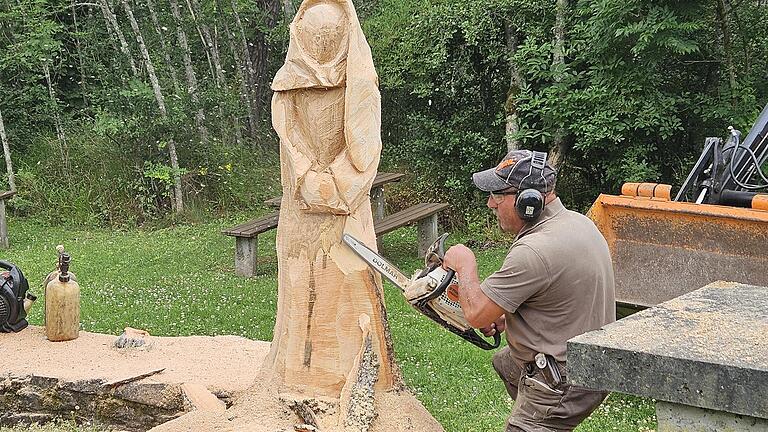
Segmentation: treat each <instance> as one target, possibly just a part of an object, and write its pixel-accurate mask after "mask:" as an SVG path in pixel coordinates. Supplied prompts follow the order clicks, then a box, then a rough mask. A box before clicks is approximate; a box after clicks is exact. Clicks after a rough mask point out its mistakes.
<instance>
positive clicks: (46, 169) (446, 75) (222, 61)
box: [0, 0, 768, 228]
mask: <svg viewBox="0 0 768 432" xmlns="http://www.w3.org/2000/svg"><path fill="white" fill-rule="evenodd" d="M298 3H299V2H298V1H292V0H253V1H243V0H1V1H0V138H1V139H2V143H3V149H4V154H5V162H6V163H5V168H6V169H5V172H6V175H4V176H2V180H0V190H9V189H14V190H16V191H17V192H18V193H17V195H16V196H15V197H14V198H13V200H11V201H10V202H9V209H10V211H11V212H12V214H13V215H15V216H22V217H34V218H39V219H41V220H45V221H48V222H51V223H54V224H58V223H62V222H66V223H67V224H77V225H99V226H111V227H129V226H137V225H145V224H148V223H158V222H159V223H164V222H165V221H169V220H170V221H176V220H179V216H178V215H185V216H190V215H191V216H194V215H202V216H203V217H205V215H212V214H217V213H220V212H228V211H242V210H246V211H250V210H254V209H257V208H260V207H262V206H263V204H262V202H263V200H264V199H267V198H271V197H273V196H276V195H279V194H280V185H279V157H278V141H277V138H276V136H275V134H274V133H273V131H272V127H271V121H270V100H271V90H270V88H269V85H270V81H271V79H272V77H273V76H274V74H275V72H276V71H277V69H278V68H279V67H280V65H281V64H282V62H283V60H284V58H285V52H286V49H287V41H288V25H289V23H290V21H291V19H292V18H293V15H294V14H295V11H296V8H297V6H298ZM355 5H356V8H357V12H358V15H359V16H360V19H361V23H362V26H363V29H364V31H365V33H366V35H367V38H368V42H369V44H370V45H371V48H372V52H373V57H374V62H375V65H376V68H377V70H378V73H379V77H380V88H381V93H382V117H383V120H382V136H383V141H384V149H383V155H382V162H381V165H380V169H382V170H388V171H399V172H406V173H409V176H408V178H407V180H406V181H403V182H402V184H401V185H400V186H399V187H398V189H397V190H396V191H395V193H394V194H391V193H388V199H389V205H390V206H393V207H397V208H399V207H405V206H406V205H409V204H412V203H415V202H417V201H421V200H425V199H426V200H433V201H434V200H447V201H448V202H450V203H451V204H452V205H453V209H454V211H453V212H451V213H450V214H449V215H447V216H446V222H450V223H451V224H452V225H453V227H466V226H469V227H470V228H472V227H474V226H476V225H483V224H486V223H487V221H486V219H485V218H486V215H487V212H485V211H484V209H483V206H482V203H483V202H484V197H481V196H480V195H479V193H478V192H476V191H475V190H474V189H473V188H472V184H471V180H470V174H471V173H472V172H473V171H477V170H479V169H483V168H487V167H488V166H492V165H493V164H495V163H496V162H497V161H498V160H499V158H500V157H501V156H502V155H503V154H504V153H505V152H506V151H507V149H511V148H533V149H538V150H544V151H549V152H550V157H551V158H552V160H553V161H554V162H555V163H556V164H557V166H558V168H559V170H560V173H561V176H560V181H559V192H560V195H561V196H562V197H563V198H564V200H565V201H566V203H567V204H568V205H570V206H572V207H573V208H575V209H578V210H582V211H583V210H585V209H586V208H588V206H589V205H590V204H591V202H592V201H593V200H594V199H595V198H596V196H597V195H598V194H599V193H600V192H613V193H615V192H617V191H618V188H619V187H620V184H621V183H622V182H625V181H662V182H667V183H671V184H673V185H679V184H680V183H681V182H682V180H683V179H684V178H685V175H686V174H687V173H688V170H689V169H690V166H691V165H692V164H693V162H694V161H695V160H696V158H697V157H698V155H699V153H700V149H701V148H702V146H703V143H704V138H705V137H706V136H724V135H726V127H727V126H729V125H733V126H734V127H736V128H737V129H740V130H742V131H744V132H745V133H746V131H747V130H748V129H749V127H750V126H751V124H752V122H754V120H755V118H756V116H757V114H758V113H759V111H760V110H761V109H762V107H763V106H764V105H765V104H766V103H767V102H768V80H766V79H765V78H766V71H768V19H766V18H768V1H767V0H706V1H674V0H652V1H648V0H593V1H587V0H551V1H547V2H542V1H533V0H486V1H471V0H358V1H355Z"/></svg>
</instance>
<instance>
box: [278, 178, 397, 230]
mask: <svg viewBox="0 0 768 432" xmlns="http://www.w3.org/2000/svg"><path fill="white" fill-rule="evenodd" d="M403 177H405V174H402V173H388V172H380V173H378V174H376V177H375V178H374V179H373V184H372V185H371V210H372V211H373V221H374V222H376V221H379V220H382V219H384V204H385V200H384V185H386V184H387V183H393V182H396V181H400V179H402V178H403ZM282 199H283V197H282V196H277V197H274V198H270V199H268V200H266V201H264V204H266V205H268V206H270V207H275V208H280V201H282Z"/></svg>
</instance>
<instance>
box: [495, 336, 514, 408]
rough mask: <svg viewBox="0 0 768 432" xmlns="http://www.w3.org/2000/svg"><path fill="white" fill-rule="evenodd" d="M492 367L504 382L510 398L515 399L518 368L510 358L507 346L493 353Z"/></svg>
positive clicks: (510, 354)
mask: <svg viewBox="0 0 768 432" xmlns="http://www.w3.org/2000/svg"><path fill="white" fill-rule="evenodd" d="M492 363H493V368H494V369H495V370H496V373H497V374H499V377H500V378H501V380H502V381H503V382H504V387H506V388H507V393H509V396H510V397H511V398H512V399H517V382H518V380H519V379H520V368H519V367H518V366H517V364H515V361H514V360H513V359H512V353H511V352H510V350H509V347H504V348H503V349H501V350H500V351H498V352H497V353H496V354H494V355H493V360H492Z"/></svg>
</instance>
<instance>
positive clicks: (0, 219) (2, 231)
mask: <svg viewBox="0 0 768 432" xmlns="http://www.w3.org/2000/svg"><path fill="white" fill-rule="evenodd" d="M0 249H8V224H7V223H6V221H5V200H0Z"/></svg>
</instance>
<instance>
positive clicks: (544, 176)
mask: <svg viewBox="0 0 768 432" xmlns="http://www.w3.org/2000/svg"><path fill="white" fill-rule="evenodd" d="M532 158H533V152H532V151H530V150H513V151H511V152H509V153H507V155H506V156H504V158H503V159H502V160H501V162H499V164H498V165H496V166H495V167H493V168H489V169H487V170H485V171H479V172H476V173H474V174H472V181H473V182H474V183H475V186H477V188H478V189H480V190H481V191H484V192H496V191H500V190H504V189H507V188H510V187H514V188H518V189H536V190H538V191H539V192H542V193H546V192H550V191H552V190H553V189H554V188H555V183H556V182H557V171H556V170H555V169H554V168H552V165H550V164H549V162H547V163H545V164H544V171H543V172H542V173H539V170H538V169H536V168H534V169H533V170H531V159H532Z"/></svg>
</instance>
